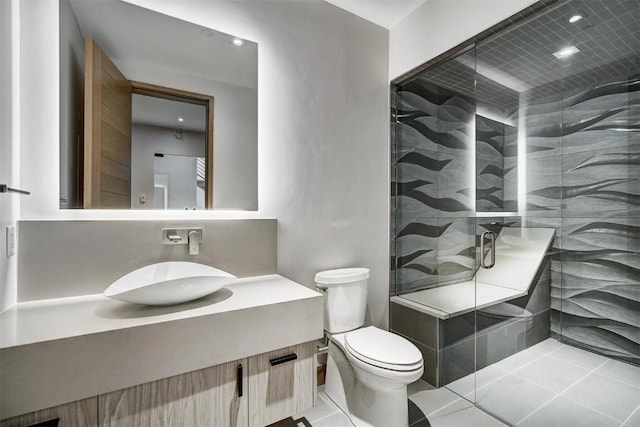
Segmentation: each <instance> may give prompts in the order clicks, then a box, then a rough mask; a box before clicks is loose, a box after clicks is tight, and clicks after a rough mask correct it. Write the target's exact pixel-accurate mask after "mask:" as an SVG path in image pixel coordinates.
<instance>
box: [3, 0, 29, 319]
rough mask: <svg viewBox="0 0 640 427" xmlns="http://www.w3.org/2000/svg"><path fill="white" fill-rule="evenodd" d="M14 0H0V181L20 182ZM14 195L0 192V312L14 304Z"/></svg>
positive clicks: (17, 204) (16, 199)
mask: <svg viewBox="0 0 640 427" xmlns="http://www.w3.org/2000/svg"><path fill="white" fill-rule="evenodd" d="M17 13H18V0H12V1H0V58H2V60H0V94H2V96H0V184H7V185H9V186H11V187H18V188H21V184H20V162H19V161H18V159H19V155H20V147H19V145H18V143H17V141H18V138H19V137H20V133H19V119H20V98H19V96H18V91H19V84H20V76H19V74H18V70H19V68H18V63H19V58H20V57H19V43H20V34H19V31H20V25H19V20H18V19H17V18H18V14H17ZM22 197H25V196H19V195H16V194H8V193H0V312H2V311H4V310H6V309H7V308H9V307H10V306H12V305H13V304H15V303H16V295H17V279H16V277H17V271H18V270H17V256H15V255H14V256H12V257H9V258H8V257H7V246H6V244H5V239H6V237H5V236H6V231H5V230H6V227H7V226H9V225H16V221H17V220H18V216H19V209H20V200H21V198H22Z"/></svg>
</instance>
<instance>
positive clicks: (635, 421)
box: [622, 406, 640, 427]
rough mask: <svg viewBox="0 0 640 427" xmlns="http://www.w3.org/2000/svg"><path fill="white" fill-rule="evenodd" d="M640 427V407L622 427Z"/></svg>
mask: <svg viewBox="0 0 640 427" xmlns="http://www.w3.org/2000/svg"><path fill="white" fill-rule="evenodd" d="M638 426H640V406H638V407H637V408H636V411H635V412H634V413H633V414H632V415H631V416H630V417H629V418H628V419H627V420H626V422H625V423H624V424H622V427H638Z"/></svg>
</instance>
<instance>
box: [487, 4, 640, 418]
mask: <svg viewBox="0 0 640 427" xmlns="http://www.w3.org/2000/svg"><path fill="white" fill-rule="evenodd" d="M639 7H640V4H639V3H638V2H633V1H626V0H606V1H598V0H588V1H564V2H559V3H557V4H555V5H553V6H550V7H548V8H546V9H544V10H543V11H541V12H540V13H539V14H538V15H537V16H534V17H532V18H531V19H529V20H527V21H526V22H523V23H521V24H519V25H516V26H513V27H511V28H510V29H508V30H507V31H503V32H501V33H499V34H498V35H497V36H494V37H493V38H491V39H488V40H486V41H484V42H482V43H479V44H478V45H477V50H476V54H477V61H476V63H477V65H476V68H477V72H478V76H477V104H478V116H479V119H478V131H477V133H478V140H479V142H478V151H479V152H480V150H481V143H482V144H484V141H483V139H484V140H486V139H488V138H486V137H485V135H484V134H483V132H492V135H493V136H494V137H495V136H496V135H499V134H500V132H499V130H500V125H498V124H496V123H504V124H506V125H508V126H510V127H513V129H510V132H515V134H516V138H515V139H516V147H517V154H516V155H515V157H516V158H518V162H517V173H516V175H517V184H516V185H517V188H518V189H517V191H516V194H517V198H516V199H515V200H513V201H511V202H509V203H513V204H515V205H517V212H518V213H519V215H520V216H513V217H512V216H501V215H496V216H495V217H491V218H489V217H483V218H479V219H478V225H477V231H478V233H481V232H483V231H493V232H494V233H496V234H497V244H496V264H495V267H494V268H493V269H490V270H486V271H483V270H482V269H480V271H479V272H478V274H477V276H476V286H477V288H476V289H477V295H476V298H477V302H478V310H477V312H476V327H477V336H476V352H477V353H476V367H477V372H476V403H477V404H478V405H479V406H480V407H481V408H482V409H484V410H486V411H488V412H490V413H491V414H493V415H495V416H497V417H498V418H500V419H502V420H504V421H506V422H508V423H509V424H513V425H518V424H520V423H522V422H523V420H525V419H526V418H527V417H529V416H532V414H534V412H535V411H536V410H537V409H539V408H540V407H541V406H542V405H543V404H545V403H546V402H548V401H549V400H550V399H552V398H553V397H554V396H555V395H556V394H558V393H559V392H560V391H562V389H563V387H561V386H560V384H562V383H563V382H564V381H568V378H569V377H566V378H565V375H570V374H571V373H572V372H574V371H576V369H577V368H575V367H573V366H572V365H571V363H570V360H564V359H563V358H558V359H553V358H551V357H552V356H550V355H549V352H550V350H549V349H550V348H552V347H553V346H557V345H558V343H557V341H548V342H544V343H542V342H543V341H546V340H547V339H548V338H549V337H551V338H553V339H558V340H561V341H562V342H566V343H569V344H572V345H576V346H580V347H585V348H588V349H589V350H592V351H598V352H603V353H605V354H607V355H613V356H617V357H621V358H623V359H626V360H628V361H633V360H634V358H635V360H636V362H637V361H638V342H637V340H635V339H634V338H633V337H634V336H637V334H638V328H637V322H635V321H633V320H631V318H632V317H633V316H635V318H636V319H637V309H638V301H637V298H635V297H633V296H632V293H633V290H634V289H637V286H638V280H637V274H635V272H637V271H640V270H637V269H638V268H639V267H640V264H639V261H638V259H639V257H638V256H637V255H638V251H639V250H638V245H637V244H635V243H633V242H637V239H636V240H634V238H633V237H631V234H630V231H632V230H634V228H633V227H638V199H639V197H640V196H639V194H638V193H639V187H640V186H639V185H638V182H639V178H640V168H638V154H639V153H640V147H639V145H640V144H639V142H638V141H639V134H638V132H637V126H638V123H639V119H640V109H639V105H638V93H639V92H638V90H639V85H640V83H639V81H638V63H639V62H638V52H639V49H638V46H639V42H638V34H640V25H639V22H638V20H639V19H640V13H639V12H640V10H639ZM577 16H579V18H577ZM487 119H489V120H491V122H489V121H488V120H487ZM481 127H482V129H483V132H481ZM496 128H497V129H498V130H496ZM491 142H493V143H494V145H497V144H496V141H495V139H494V140H493V141H491ZM485 148H487V147H485ZM491 148H493V147H491ZM478 157H479V158H480V157H481V156H480V153H479V156H478ZM486 157H487V158H486V159H483V160H482V161H489V160H490V159H493V160H494V161H495V160H496V159H497V161H498V163H499V162H500V161H501V160H502V159H501V158H500V157H499V156H486ZM505 159H506V157H505ZM480 162H481V160H480V159H479V160H478V165H480ZM494 169H497V167H494ZM505 169H506V168H505ZM480 176H481V175H478V177H479V178H478V194H479V196H483V197H479V198H478V200H479V202H478V204H479V205H480V200H482V204H483V205H484V206H483V207H482V208H479V209H478V211H482V210H483V209H485V207H488V208H487V209H486V211H487V214H489V213H490V212H491V207H492V206H497V205H498V203H496V201H499V197H498V195H499V194H500V191H499V188H500V181H499V180H497V179H495V178H494V177H491V179H492V181H491V184H486V183H484V182H482V183H481V180H480ZM505 176H506V175H505ZM503 183H504V182H503ZM494 187H495V188H498V189H497V190H495V188H494ZM484 188H490V189H491V190H495V191H494V192H491V193H489V192H488V191H487V192H485V193H481V190H483V189H484ZM511 191H512V190H511ZM506 192H507V190H506V184H505V187H504V194H505V197H504V200H505V203H507V200H509V199H511V197H508V196H506ZM487 194H489V195H492V196H495V197H493V198H492V199H490V200H487V197H484V196H487ZM490 202H494V203H493V205H491V203H490ZM479 207H480V206H479ZM506 210H509V209H506ZM548 232H553V233H554V238H553V241H552V243H551V249H550V250H549V251H548V252H547V255H546V256H543V257H540V256H538V257H535V256H532V254H533V252H535V251H536V250H541V249H543V248H545V245H547V244H548V243H549V238H550V237H549V236H548V235H547V234H546V233H548ZM535 248H537V249H535ZM534 249H535V250H534ZM525 252H526V255H525ZM527 256H532V258H531V262H532V263H538V264H537V265H535V266H534V267H535V268H534V269H529V267H528V264H527V262H525V258H526V257H527ZM528 272H529V273H528ZM530 272H533V274H530ZM630 273H631V274H630ZM634 275H635V276H634ZM505 278H507V279H505ZM497 288H500V290H502V291H505V290H506V291H508V290H515V291H521V292H522V294H521V296H517V295H515V297H514V298H510V299H505V300H504V301H499V302H496V303H494V304H485V292H486V291H489V290H495V289H497ZM633 310H635V313H636V314H634V315H631V313H632V311H633ZM553 348H557V347H553ZM550 358H551V359H550ZM567 362H569V363H567ZM565 364H566V365H565ZM572 369H573V371H572ZM534 418H535V417H534ZM525 424H526V422H525ZM549 424H553V422H551V421H549Z"/></svg>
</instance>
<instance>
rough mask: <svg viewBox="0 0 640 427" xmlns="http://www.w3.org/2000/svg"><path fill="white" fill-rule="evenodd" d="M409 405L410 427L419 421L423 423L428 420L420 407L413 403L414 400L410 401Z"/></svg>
mask: <svg viewBox="0 0 640 427" xmlns="http://www.w3.org/2000/svg"><path fill="white" fill-rule="evenodd" d="M407 404H408V406H409V425H410V426H411V425H414V424H416V423H417V422H418V421H421V420H424V419H426V418H427V417H426V415H425V414H424V412H422V409H420V407H418V405H416V404H415V403H413V400H411V399H409V401H408V402H407Z"/></svg>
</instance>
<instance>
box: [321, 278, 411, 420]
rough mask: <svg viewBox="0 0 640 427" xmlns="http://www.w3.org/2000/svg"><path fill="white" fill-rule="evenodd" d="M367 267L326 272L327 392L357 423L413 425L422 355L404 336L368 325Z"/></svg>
mask: <svg viewBox="0 0 640 427" xmlns="http://www.w3.org/2000/svg"><path fill="white" fill-rule="evenodd" d="M368 278H369V269H367V268H344V269H339V270H329V271H322V272H320V273H318V274H316V276H315V282H316V285H317V288H318V291H320V292H322V294H323V295H324V329H325V332H326V334H327V337H328V340H329V353H328V356H327V368H326V379H325V392H326V394H327V396H329V398H330V399H331V400H333V401H334V402H335V403H336V405H338V407H339V408H340V409H341V410H342V411H343V412H344V413H345V414H346V415H347V416H348V417H349V418H350V419H351V422H352V423H353V424H354V425H355V426H356V427H382V426H384V427H389V426H393V427H396V426H397V427H402V426H408V424H409V418H408V412H407V411H408V405H407V385H408V384H410V383H412V382H414V381H417V380H418V379H419V378H420V377H421V376H422V372H423V369H424V367H423V361H422V354H421V353H420V351H419V350H418V348H417V347H416V346H415V345H413V344H412V343H411V342H409V341H408V340H406V339H405V338H403V337H401V336H399V335H396V334H393V333H391V332H388V331H385V330H382V329H379V328H376V327H374V326H368V327H363V326H364V316H365V310H366V305H367V279H368Z"/></svg>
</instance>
